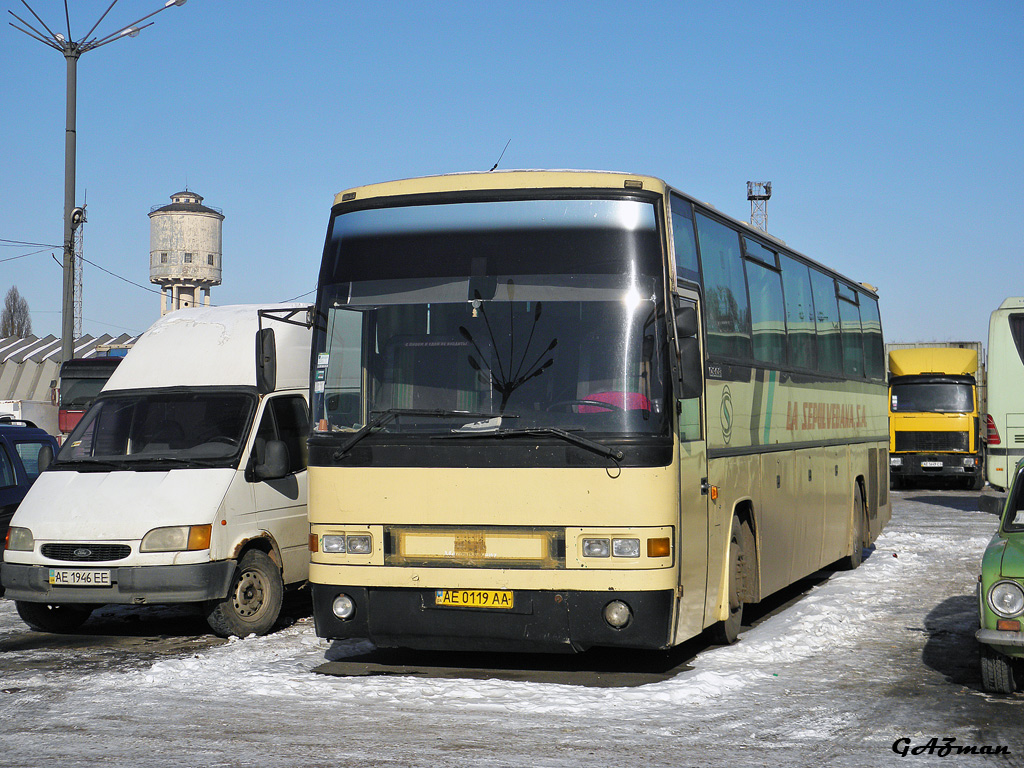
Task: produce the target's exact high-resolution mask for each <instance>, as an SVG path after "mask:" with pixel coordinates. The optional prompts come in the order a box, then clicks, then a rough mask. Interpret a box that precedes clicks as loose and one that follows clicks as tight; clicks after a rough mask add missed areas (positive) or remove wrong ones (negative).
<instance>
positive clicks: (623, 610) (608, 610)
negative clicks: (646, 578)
mask: <svg viewBox="0 0 1024 768" xmlns="http://www.w3.org/2000/svg"><path fill="white" fill-rule="evenodd" d="M632 618H633V611H631V610H630V609H629V606H628V605H626V604H625V603H624V602H622V601H621V600H612V601H611V602H610V603H608V605H606V606H605V607H604V620H605V621H606V622H608V626H610V627H614V628H615V629H622V628H623V627H624V626H626V625H627V624H629V622H630V619H632Z"/></svg>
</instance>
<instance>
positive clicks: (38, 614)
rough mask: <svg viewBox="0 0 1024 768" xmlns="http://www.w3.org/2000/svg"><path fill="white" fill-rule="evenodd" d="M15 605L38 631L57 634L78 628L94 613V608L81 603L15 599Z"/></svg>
mask: <svg viewBox="0 0 1024 768" xmlns="http://www.w3.org/2000/svg"><path fill="white" fill-rule="evenodd" d="M14 607H15V608H17V609H18V615H19V616H21V618H22V621H24V622H25V623H26V624H28V625H29V627H31V628H32V629H34V630H35V631H36V632H53V633H55V634H60V633H63V632H72V631H74V630H76V629H78V628H79V627H80V626H82V625H83V624H85V621H86V619H88V618H89V616H90V615H91V614H92V608H90V607H87V606H80V605H51V604H50V603H27V602H25V601H24V600H15V601H14Z"/></svg>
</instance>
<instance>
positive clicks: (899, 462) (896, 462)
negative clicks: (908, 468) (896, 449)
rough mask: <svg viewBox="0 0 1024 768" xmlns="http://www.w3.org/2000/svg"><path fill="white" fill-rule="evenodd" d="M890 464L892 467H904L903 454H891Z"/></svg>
mask: <svg viewBox="0 0 1024 768" xmlns="http://www.w3.org/2000/svg"><path fill="white" fill-rule="evenodd" d="M889 466H890V467H902V466H903V457H902V456H890V457H889Z"/></svg>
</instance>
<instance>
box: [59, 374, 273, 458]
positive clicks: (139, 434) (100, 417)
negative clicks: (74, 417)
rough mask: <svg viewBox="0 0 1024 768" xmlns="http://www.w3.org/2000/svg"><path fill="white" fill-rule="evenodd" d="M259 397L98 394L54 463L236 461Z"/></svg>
mask: <svg viewBox="0 0 1024 768" xmlns="http://www.w3.org/2000/svg"><path fill="white" fill-rule="evenodd" d="M255 405H256V397H255V395H253V394H248V393H239V392H230V393H225V392H194V391H193V392H152V391H147V392H135V393H131V392H129V393H125V394H113V395H107V396H104V397H101V398H99V399H98V400H97V401H96V402H95V403H94V404H93V406H92V408H90V409H89V411H88V413H86V415H85V417H84V418H83V419H82V421H81V422H80V423H79V424H78V426H77V427H76V428H75V430H74V432H72V433H71V435H70V436H69V437H68V439H67V440H65V441H64V445H63V447H62V448H61V450H60V453H59V454H58V455H57V461H56V462H55V464H54V466H55V467H58V468H59V466H60V465H61V464H79V463H84V462H90V461H101V462H112V461H114V462H117V463H118V464H119V465H124V466H126V467H128V466H130V465H133V464H134V465H138V466H140V467H141V466H142V465H144V464H147V463H150V464H151V463H153V460H154V459H171V460H175V461H181V462H185V463H188V462H195V463H199V464H202V465H203V466H207V465H210V464H213V465H217V466H229V465H231V464H233V463H235V462H237V458H238V456H239V454H240V453H241V450H242V447H243V445H244V443H245V438H246V427H247V425H248V424H249V422H250V420H251V414H252V411H253V408H254V407H255Z"/></svg>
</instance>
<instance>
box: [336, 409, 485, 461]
mask: <svg viewBox="0 0 1024 768" xmlns="http://www.w3.org/2000/svg"><path fill="white" fill-rule="evenodd" d="M372 413H375V414H377V415H376V416H374V417H373V418H372V419H370V420H369V421H368V422H366V423H365V424H364V425H363V426H361V427H360V428H359V429H357V430H356V431H355V432H353V433H352V435H351V437H349V438H348V440H346V441H345V442H344V443H342V444H341V445H340V446H338V450H336V451H335V452H334V456H333V459H334V460H335V461H340V460H341V459H342V458H343V457H344V456H345V454H346V453H348V452H349V451H350V450H352V447H353V446H354V445H355V444H356V443H358V442H359V441H360V440H362V439H363V438H364V437H366V436H367V435H368V434H370V433H371V432H373V431H374V430H375V429H380V428H381V427H383V426H384V425H385V424H387V423H388V422H390V421H394V420H395V419H397V418H398V417H399V416H426V417H428V418H435V419H445V418H449V419H450V418H467V419H493V418H496V417H498V416H500V415H501V414H499V413H480V412H476V411H446V410H443V409H440V408H436V409H431V408H388V409H387V410H384V411H372Z"/></svg>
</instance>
